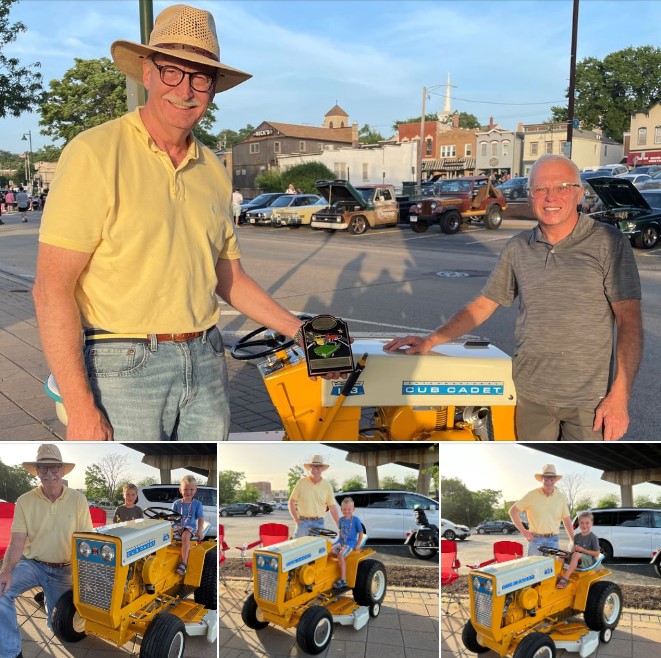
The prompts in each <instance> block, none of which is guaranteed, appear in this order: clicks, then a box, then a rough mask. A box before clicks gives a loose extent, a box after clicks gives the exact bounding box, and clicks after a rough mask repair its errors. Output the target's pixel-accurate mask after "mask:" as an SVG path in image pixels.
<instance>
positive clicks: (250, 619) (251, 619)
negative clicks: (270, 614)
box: [241, 594, 269, 631]
mask: <svg viewBox="0 0 661 658" xmlns="http://www.w3.org/2000/svg"><path fill="white" fill-rule="evenodd" d="M260 616H261V615H260V613H259V606H258V605H257V601H255V595H254V594H251V595H250V596H249V597H248V598H247V599H246V600H245V601H244V602H243V608H242V609H241V619H243V623H244V624H245V625H246V626H247V627H248V628H252V630H253V631H261V630H262V628H266V627H267V626H268V625H269V623H268V622H267V621H264V620H263V619H260Z"/></svg>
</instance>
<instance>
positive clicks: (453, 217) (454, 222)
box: [439, 210, 461, 235]
mask: <svg viewBox="0 0 661 658" xmlns="http://www.w3.org/2000/svg"><path fill="white" fill-rule="evenodd" d="M439 223H440V225H441V231H443V233H446V234H447V235H454V234H455V233H458V232H459V229H460V228H461V215H460V214H459V213H458V212H457V211H456V210H450V211H449V212H446V213H445V214H444V215H441V218H440V220H439Z"/></svg>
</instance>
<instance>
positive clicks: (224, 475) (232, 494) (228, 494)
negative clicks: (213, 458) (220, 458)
mask: <svg viewBox="0 0 661 658" xmlns="http://www.w3.org/2000/svg"><path fill="white" fill-rule="evenodd" d="M245 479H246V474H245V473H241V472H239V471H220V473H219V474H218V503H219V504H220V505H231V504H232V503H236V502H237V493H238V491H239V490H240V489H241V483H242V482H243V480H245Z"/></svg>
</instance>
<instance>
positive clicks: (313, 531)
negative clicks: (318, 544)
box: [308, 528, 337, 539]
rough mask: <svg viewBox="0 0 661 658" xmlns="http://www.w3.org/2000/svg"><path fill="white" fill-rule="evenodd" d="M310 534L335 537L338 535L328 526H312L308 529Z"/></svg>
mask: <svg viewBox="0 0 661 658" xmlns="http://www.w3.org/2000/svg"><path fill="white" fill-rule="evenodd" d="M308 535H311V536H312V537H331V538H332V539H334V538H335V537H337V532H335V530H329V529H328V528H310V529H309V530H308Z"/></svg>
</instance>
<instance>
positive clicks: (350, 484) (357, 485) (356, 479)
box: [342, 475, 367, 491]
mask: <svg viewBox="0 0 661 658" xmlns="http://www.w3.org/2000/svg"><path fill="white" fill-rule="evenodd" d="M366 484H367V483H366V482H365V478H364V477H363V476H362V475H354V476H352V477H350V478H349V479H348V480H345V481H344V482H343V483H342V491H363V489H365V486H366Z"/></svg>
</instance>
